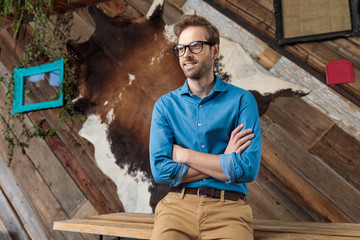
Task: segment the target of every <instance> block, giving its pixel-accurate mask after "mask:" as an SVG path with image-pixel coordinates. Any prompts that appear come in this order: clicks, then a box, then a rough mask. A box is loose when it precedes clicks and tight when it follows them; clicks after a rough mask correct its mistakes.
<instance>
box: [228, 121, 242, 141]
mask: <svg viewBox="0 0 360 240" xmlns="http://www.w3.org/2000/svg"><path fill="white" fill-rule="evenodd" d="M243 127H244V124H240V125H239V126H237V127H236V128H235V129H234V130H233V131H232V132H231V135H230V139H232V138H234V137H235V135H236V134H237V133H239V132H240V130H241V129H242V128H243Z"/></svg>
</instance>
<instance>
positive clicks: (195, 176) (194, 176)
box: [182, 167, 209, 183]
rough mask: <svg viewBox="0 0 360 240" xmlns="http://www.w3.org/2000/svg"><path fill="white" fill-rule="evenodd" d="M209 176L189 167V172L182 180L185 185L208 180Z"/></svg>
mask: <svg viewBox="0 0 360 240" xmlns="http://www.w3.org/2000/svg"><path fill="white" fill-rule="evenodd" d="M208 177H209V175H206V174H204V173H202V172H200V171H198V170H196V169H194V168H192V167H189V169H188V171H187V172H186V174H185V176H184V179H183V180H182V182H183V183H188V182H195V181H198V180H201V179H205V178H208Z"/></svg>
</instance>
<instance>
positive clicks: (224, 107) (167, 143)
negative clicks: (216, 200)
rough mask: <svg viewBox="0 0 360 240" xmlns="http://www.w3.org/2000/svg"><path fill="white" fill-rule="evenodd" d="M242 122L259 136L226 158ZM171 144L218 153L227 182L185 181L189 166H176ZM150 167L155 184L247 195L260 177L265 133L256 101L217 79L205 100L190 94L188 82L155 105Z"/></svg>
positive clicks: (210, 180) (181, 164) (214, 180)
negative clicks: (231, 139)
mask: <svg viewBox="0 0 360 240" xmlns="http://www.w3.org/2000/svg"><path fill="white" fill-rule="evenodd" d="M241 123H243V124H244V128H243V129H247V128H251V129H252V130H253V133H254V135H255V137H254V138H253V139H252V140H251V141H252V143H251V145H250V146H249V147H248V148H247V149H246V150H245V151H243V152H242V153H235V152H234V153H231V154H224V151H225V149H226V147H227V144H228V142H229V139H230V134H231V132H232V130H234V129H235V128H236V127H237V126H238V125H240V124H241ZM173 144H177V145H180V146H182V147H184V148H187V149H192V150H195V151H199V152H204V153H210V154H217V155H219V160H220V163H221V166H222V168H223V171H224V173H225V174H226V176H227V178H228V181H225V182H224V181H220V180H218V179H215V178H212V177H209V178H206V179H202V180H199V181H195V182H190V183H181V182H182V180H183V178H184V176H185V174H186V172H187V170H188V168H189V166H188V165H186V164H183V163H177V162H174V161H173V160H172V159H171V158H172V148H173ZM149 150H150V165H151V171H152V174H153V177H154V179H155V181H156V182H162V183H164V182H168V183H170V186H181V187H189V188H198V187H211V188H216V189H221V190H230V191H237V192H242V193H244V194H247V193H248V190H247V186H246V183H247V182H251V181H254V180H255V178H256V177H257V175H258V172H259V167H260V159H261V133H260V122H259V115H258V109H257V104H256V101H255V99H254V97H253V95H252V94H251V93H250V92H248V91H246V90H244V89H241V88H238V87H235V86H233V85H231V84H228V83H224V82H223V81H222V80H220V78H219V77H217V76H216V82H215V85H214V87H213V90H212V92H211V93H210V94H209V95H208V96H206V97H204V98H203V99H201V98H199V97H197V96H196V95H194V94H192V93H191V91H190V89H189V87H188V84H187V81H185V84H184V85H183V86H182V87H180V88H178V89H177V90H175V91H172V92H170V93H168V94H166V95H164V96H162V97H161V98H159V99H158V101H157V102H156V103H155V106H154V110H153V115H152V122H151V131H150V146H149Z"/></svg>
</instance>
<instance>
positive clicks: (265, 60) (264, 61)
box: [256, 47, 281, 70]
mask: <svg viewBox="0 0 360 240" xmlns="http://www.w3.org/2000/svg"><path fill="white" fill-rule="evenodd" d="M280 58H281V55H280V54H279V53H278V52H276V51H275V50H274V49H272V48H270V47H268V48H266V49H265V51H264V52H263V53H262V54H261V55H260V56H259V57H258V58H257V59H256V62H257V63H259V64H260V65H261V66H263V67H264V68H265V69H266V70H270V69H271V68H272V67H273V66H274V65H275V64H276V63H277V61H279V59H280Z"/></svg>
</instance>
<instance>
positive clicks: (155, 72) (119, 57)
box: [68, 6, 306, 212]
mask: <svg viewBox="0 0 360 240" xmlns="http://www.w3.org/2000/svg"><path fill="white" fill-rule="evenodd" d="M153 9H155V11H154V12H153V13H152V14H150V15H149V17H148V18H137V19H130V18H128V17H126V16H119V17H115V18H110V17H108V16H106V15H105V14H104V13H103V12H102V11H101V10H100V9H99V8H98V7H96V6H91V7H89V13H90V15H91V17H92V18H93V20H94V22H95V24H96V29H95V32H94V33H93V35H92V36H91V37H90V39H89V40H88V41H86V42H84V43H75V42H69V43H68V49H69V51H71V52H73V53H74V55H75V56H76V60H77V73H78V75H79V77H78V78H79V85H78V90H79V94H80V97H79V99H78V100H77V102H76V105H77V106H78V107H79V109H81V111H83V112H85V113H86V114H87V120H86V122H85V123H84V125H83V128H82V129H81V131H80V132H79V134H80V135H81V136H83V137H84V138H86V139H88V140H89V141H90V142H91V143H92V144H93V145H94V147H95V158H96V161H97V164H98V166H99V167H100V168H101V170H102V171H103V172H104V173H105V174H106V175H107V176H109V177H110V178H111V179H112V180H113V181H114V182H115V184H116V185H117V188H118V195H119V198H120V200H121V201H122V203H123V206H124V208H125V210H126V211H128V212H152V211H153V210H154V208H155V206H156V204H157V202H158V201H159V200H160V199H161V198H162V197H163V196H164V195H165V194H166V193H167V192H168V189H169V187H168V186H167V185H162V184H156V183H155V182H154V180H153V178H152V176H151V171H150V164H149V155H148V151H149V149H148V144H149V134H150V122H151V114H152V109H153V105H154V103H155V102H156V100H157V99H158V98H159V97H160V96H161V95H163V94H166V93H168V92H169V91H172V90H175V89H176V88H178V87H180V86H181V85H183V83H184V80H185V77H184V75H183V73H182V71H181V69H180V67H179V64H178V58H177V57H175V55H174V54H173V52H172V50H171V46H173V45H174V43H173V42H171V34H169V31H171V27H169V26H165V25H164V23H163V22H162V21H161V12H162V11H161V6H158V7H157V8H153ZM221 42H222V43H221V44H222V45H221V46H220V48H221V49H222V50H221V51H223V52H221V53H220V54H221V56H220V58H219V60H218V61H217V67H216V69H217V74H218V75H220V76H222V77H223V78H224V80H226V81H228V82H230V83H232V84H235V85H238V86H240V87H243V88H245V89H248V90H252V92H253V94H254V96H256V99H257V101H258V103H259V109H260V113H263V112H264V111H265V109H266V106H267V105H268V103H269V102H270V101H271V99H273V98H274V97H276V96H279V95H284V94H285V95H299V94H300V95H301V94H304V93H305V92H306V90H304V89H302V88H300V87H298V86H296V85H294V84H291V83H289V82H285V81H282V80H280V79H278V78H275V77H273V76H271V75H270V74H268V73H264V72H263V71H261V70H259V69H258V68H256V67H255V66H254V62H253V61H252V59H251V58H250V57H249V56H247V55H246V53H245V52H244V51H243V50H242V49H241V47H240V46H239V44H237V43H234V42H231V41H228V40H226V39H222V40H221ZM241 69H242V70H243V71H241ZM256 81H258V84H257V85H258V86H259V85H260V86H263V87H264V88H263V89H256V88H255V86H256V84H254V82H256ZM259 81H260V82H259ZM261 81H262V82H261ZM266 86H267V87H266ZM279 86H280V88H279ZM249 87H250V88H249Z"/></svg>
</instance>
